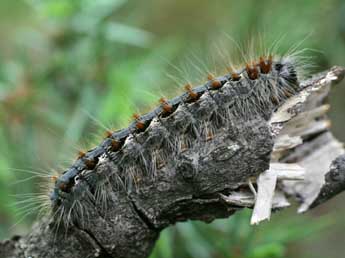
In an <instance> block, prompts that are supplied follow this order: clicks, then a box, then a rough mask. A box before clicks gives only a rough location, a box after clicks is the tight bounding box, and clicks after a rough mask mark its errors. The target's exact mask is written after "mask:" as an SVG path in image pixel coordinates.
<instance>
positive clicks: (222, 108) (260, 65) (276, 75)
mask: <svg viewBox="0 0 345 258" xmlns="http://www.w3.org/2000/svg"><path fill="white" fill-rule="evenodd" d="M299 68H300V67H299V64H298V62H297V61H296V59H295V58H294V57H293V56H283V57H273V56H272V55H269V56H263V57H260V58H259V60H258V61H257V62H252V63H248V64H247V65H246V66H245V67H244V68H242V69H240V70H237V71H235V70H230V71H229V73H228V74H227V75H224V76H220V77H214V76H213V75H211V74H209V75H208V76H207V82H206V83H205V84H203V85H200V86H197V87H194V88H193V87H192V86H191V85H190V84H187V85H186V86H185V93H183V94H182V95H181V96H178V97H175V98H173V99H170V100H167V99H164V98H162V99H160V105H159V106H158V107H156V108H155V109H154V110H152V111H151V112H149V113H147V114H144V115H141V116H139V115H135V116H134V121H133V122H132V123H131V124H130V125H129V127H128V128H125V129H122V130H119V131H116V132H107V136H106V138H105V139H104V140H103V142H101V144H100V145H98V146H97V147H95V148H94V149H92V150H89V151H87V152H86V153H83V154H82V155H79V157H78V159H77V160H76V161H75V163H74V164H73V165H72V166H71V167H70V168H69V169H67V170H66V171H65V172H64V173H63V174H62V175H61V176H59V177H58V178H57V179H56V181H55V185H54V188H53V190H52V192H51V193H50V200H51V203H52V208H53V211H56V212H57V211H62V212H64V213H66V214H68V215H70V213H71V210H72V209H73V205H74V204H75V198H76V196H78V194H80V192H82V191H84V190H83V189H84V188H85V187H84V186H85V184H86V185H88V183H89V180H92V177H90V174H92V170H93V169H94V168H95V167H96V166H97V165H98V164H99V161H100V160H101V158H103V157H105V158H108V159H110V160H112V161H113V162H114V164H115V165H116V166H117V167H118V175H116V176H117V177H118V178H119V182H120V183H119V185H121V187H124V188H125V189H126V190H127V191H131V190H133V189H135V185H137V184H139V183H140V180H141V179H142V178H143V177H145V176H154V175H155V174H156V173H157V171H159V170H160V169H161V168H162V167H164V166H166V165H167V163H169V162H173V159H174V156H177V155H180V154H181V153H183V152H185V151H186V150H188V149H189V148H190V147H191V146H192V145H194V146H195V145H197V144H203V143H205V142H207V141H209V140H212V138H213V135H214V134H216V133H217V130H220V129H221V128H222V127H224V125H225V124H226V127H227V128H230V129H231V128H233V127H232V126H231V123H240V122H241V121H242V122H243V121H246V120H250V119H251V118H255V117H261V118H262V119H264V120H265V121H267V120H268V119H269V117H270V115H271V113H272V112H273V111H274V110H275V109H276V108H277V107H278V106H279V105H280V103H282V101H284V100H286V99H287V98H289V97H290V96H292V95H294V94H296V93H297V92H298V91H300V90H301V89H300V86H299V73H298V69H299ZM205 98H207V99H208V100H211V101H203V99H205ZM210 103H211V104H210ZM185 110H188V112H185ZM195 117H197V119H196V118H195ZM157 123H158V124H160V125H161V126H160V127H159V130H156V129H155V130H154V129H152V128H153V127H154V126H153V125H154V124H157ZM155 128H158V127H155ZM234 130H235V129H234ZM219 155H220V156H221V155H222V154H219ZM93 178H95V177H93ZM91 185H92V184H91Z"/></svg>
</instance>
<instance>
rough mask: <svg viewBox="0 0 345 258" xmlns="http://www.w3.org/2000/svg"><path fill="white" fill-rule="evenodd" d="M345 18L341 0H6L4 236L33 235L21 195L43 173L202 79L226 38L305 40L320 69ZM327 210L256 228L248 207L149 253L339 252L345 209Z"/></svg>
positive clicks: (0, 62)
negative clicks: (188, 82) (202, 72)
mask: <svg viewBox="0 0 345 258" xmlns="http://www.w3.org/2000/svg"><path fill="white" fill-rule="evenodd" d="M344 20H345V2H344V1H341V0H339V1H336V0H319V1H317V0H305V1H299V0H291V1H274V0H261V1H257V0H248V1H236V0H219V1H197V0H185V1H182V0H181V1H162V0H160V1H159V0H146V1H129V0H97V1H94V0H73V1H71V0H45V1H43V0H27V1H24V0H16V1H11V0H1V2H0V32H1V40H0V132H1V133H0V221H1V224H0V238H5V237H8V236H10V235H12V234H14V233H23V232H27V231H29V229H30V225H31V223H32V220H33V219H35V215H36V212H35V211H36V210H37V209H35V207H36V205H37V204H33V203H31V202H29V203H26V202H22V201H25V200H29V199H30V198H33V199H35V198H36V196H35V195H31V194H29V193H39V192H42V190H41V188H42V187H43V188H44V186H45V185H46V182H45V179H44V178H42V175H48V174H49V172H51V171H53V170H57V171H63V169H64V168H66V167H68V165H69V164H71V160H72V159H73V157H75V153H76V150H77V149H87V148H88V146H90V144H91V145H92V144H97V142H99V139H100V138H101V134H102V131H104V130H105V127H108V128H119V127H121V126H126V124H127V122H128V121H129V119H130V116H131V114H132V113H133V112H139V113H140V112H144V111H145V110H147V107H148V106H150V105H152V104H153V103H155V102H156V101H157V99H158V98H159V97H160V96H161V95H162V94H163V93H164V95H165V96H167V97H169V96H172V95H173V94H174V93H176V92H177V91H178V90H177V89H178V87H179V86H181V84H180V83H182V82H183V81H184V80H186V79H189V80H192V81H194V82H197V81H198V80H202V78H203V77H200V76H201V75H198V74H197V70H198V69H196V68H194V66H198V67H199V68H201V69H202V70H205V69H211V70H212V69H213V66H212V64H213V60H214V59H217V58H216V56H217V55H216V52H218V50H219V48H222V47H224V45H223V44H218V46H219V47H218V48H217V47H214V43H215V42H222V41H226V40H225V39H226V38H227V37H226V36H225V34H227V35H230V36H231V37H233V38H234V39H235V40H237V41H239V42H246V41H249V40H250V38H251V37H252V36H253V35H254V34H255V35H256V36H257V35H258V34H262V35H264V41H267V42H270V44H271V43H272V42H273V41H274V40H275V39H277V38H282V40H281V42H280V48H281V49H282V50H286V49H288V48H289V47H290V46H291V45H293V44H295V43H296V42H301V41H303V40H304V41H303V42H302V45H303V47H307V48H311V49H314V50H316V51H309V52H307V53H305V54H307V55H310V56H312V61H311V62H312V63H313V64H314V65H315V68H314V70H315V71H317V70H321V69H324V68H327V67H329V66H331V65H334V64H338V65H344V64H345V22H344ZM308 35H309V36H308ZM229 41H231V40H229V39H228V42H229ZM223 43H224V42H223ZM191 57H192V58H191ZM191 59H192V61H191ZM200 60H202V61H200ZM216 61H219V60H216ZM221 61H224V62H226V61H227V60H226V57H223V60H221ZM205 62H206V64H207V65H208V68H205V67H204V65H203V64H204V63H205ZM202 76H205V75H202ZM153 93H154V94H153ZM343 96H345V89H344V88H343V89H341V88H340V87H339V88H338V90H337V91H336V93H335V94H334V96H332V98H331V101H332V107H333V111H332V114H331V115H332V118H333V121H334V132H335V133H336V135H337V136H338V137H339V138H340V139H343V140H344V139H345V133H344V132H343V130H342V128H344V126H345V119H344V117H343V112H342V111H344V110H345V102H344V101H343ZM95 134H96V135H98V136H94V135H95ZM37 173H39V174H40V175H41V176H38V177H36V176H37ZM17 195H19V196H17ZM339 200H340V199H339ZM335 206H336V207H337V208H336V210H337V213H335V212H332V207H335ZM323 207H325V206H323ZM327 208H328V215H327V217H326V216H324V215H323V216H321V214H322V213H323V212H322V207H321V208H319V209H317V210H316V211H314V212H313V214H315V216H312V215H311V214H306V215H304V216H295V215H294V212H291V211H290V212H289V211H285V212H282V213H280V214H279V215H275V216H273V219H272V221H271V222H270V223H268V224H264V225H260V226H259V227H251V226H249V216H250V212H249V211H244V212H241V213H239V214H237V215H235V216H234V217H232V218H231V219H227V220H218V221H215V222H214V223H212V224H210V225H206V224H203V223H199V222H190V223H183V224H179V225H177V227H174V228H170V229H167V230H165V231H164V232H163V234H162V235H161V238H160V240H159V243H158V245H157V246H156V248H155V250H154V253H153V254H152V258H172V257H181V258H184V257H186V258H194V257H195V258H196V257H198V258H211V257H214V258H218V257H224V258H225V257H236V258H244V257H246V258H247V257H248V258H249V257H250V258H263V257H277V258H278V257H296V256H299V257H325V256H327V257H343V253H344V246H343V245H342V242H341V239H344V233H343V232H344V231H342V230H343V229H344V228H345V221H344V219H343V218H344V217H345V216H344V213H345V211H344V205H343V202H341V201H338V202H336V201H334V202H331V203H330V204H328V206H327ZM325 209H326V208H325ZM28 211H33V213H32V214H29V215H28V216H25V217H23V215H24V214H26V213H27V212H28ZM11 225H12V227H11ZM13 225H14V226H13ZM310 237H313V238H312V241H310V240H307V239H309V238H310ZM339 239H340V240H339ZM333 240H334V241H333ZM319 243H322V244H319ZM331 249H332V250H334V251H332V250H331ZM313 250H314V251H313ZM339 250H340V251H339Z"/></svg>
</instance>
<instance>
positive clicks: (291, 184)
mask: <svg viewBox="0 0 345 258" xmlns="http://www.w3.org/2000/svg"><path fill="white" fill-rule="evenodd" d="M344 74H345V68H342V67H333V68H332V69H330V70H328V71H325V72H323V73H320V74H316V75H314V76H313V77H312V78H311V79H309V80H306V81H303V82H301V86H302V88H303V90H302V91H300V92H299V93H298V94H297V95H296V96H291V98H289V99H288V100H287V101H286V102H285V103H283V104H282V105H281V106H279V108H278V109H277V110H275V111H274V113H273V114H272V115H271V117H270V119H269V120H266V119H264V118H263V117H261V116H256V115H253V116H251V117H249V118H248V119H247V121H243V119H242V120H241V119H240V118H236V117H234V119H233V120H232V121H231V123H230V124H225V125H222V127H221V128H218V130H217V132H215V133H214V135H213V137H212V140H210V141H203V142H202V144H196V145H192V146H191V147H190V148H188V150H186V151H184V152H181V154H180V155H178V156H177V157H174V158H172V157H169V156H168V157H165V158H166V159H167V160H168V163H167V164H166V165H165V166H163V167H162V168H160V169H158V170H157V171H158V172H159V173H157V174H155V175H148V174H145V173H140V174H135V175H134V176H133V178H132V180H131V181H129V182H124V180H123V177H122V175H121V172H120V171H118V168H117V166H116V159H117V158H118V157H115V156H114V157H113V156H111V155H110V156H109V157H104V158H103V159H102V160H101V161H100V162H99V164H98V165H97V167H96V168H95V169H94V170H93V171H89V172H88V173H87V177H88V180H87V181H82V182H81V183H80V184H81V185H80V189H84V190H83V191H82V192H81V193H80V195H78V205H81V207H82V208H80V209H79V210H78V212H75V213H72V214H71V216H70V218H68V217H67V218H66V217H63V218H62V219H63V220H64V221H62V222H61V223H60V224H58V225H57V223H56V220H57V219H58V218H57V217H56V216H55V217H52V216H49V215H47V216H45V217H43V218H42V219H40V220H39V221H37V222H36V223H35V224H34V226H33V229H32V231H31V232H30V233H29V234H27V235H26V236H15V237H13V238H12V239H10V240H6V241H4V242H2V243H0V257H1V258H13V257H20V258H28V257H32V258H38V257H46V258H50V257H51V258H53V257H59V258H67V257H76V258H77V257H81V258H85V257H109V258H110V257H112V258H114V257H116V258H138V257H148V256H149V254H150V252H151V251H152V249H153V246H154V244H155V242H156V240H157V239H158V237H159V233H160V231H161V230H163V229H164V228H166V227H168V226H169V225H172V224H174V223H176V222H179V221H186V220H202V221H205V222H211V221H213V220H214V219H217V218H226V217H229V216H231V215H232V214H233V213H235V212H236V211H237V210H239V209H242V208H243V207H254V213H256V215H258V216H261V215H262V214H258V213H260V210H263V209H267V207H262V208H261V206H260V205H266V204H267V203H268V202H265V200H266V199H262V198H270V197H267V196H266V197H262V195H261V194H260V187H262V185H261V183H260V182H261V181H262V180H259V179H258V178H260V175H261V179H262V178H263V176H262V175H263V172H265V171H276V170H274V169H273V167H274V166H273V165H274V164H276V163H279V164H281V166H280V167H282V171H283V173H282V174H283V175H282V176H277V175H275V174H274V173H273V175H275V176H271V175H269V174H265V175H266V177H267V176H268V177H269V178H270V179H272V178H273V180H276V181H277V182H276V183H274V187H273V191H274V194H275V196H276V197H277V196H278V194H279V198H278V199H273V200H271V201H272V205H271V204H270V205H271V206H270V207H268V208H269V209H270V210H271V209H273V210H275V209H276V208H281V207H285V206H286V204H288V200H287V199H288V198H294V197H295V198H297V200H298V201H299V202H300V203H301V206H300V209H299V211H302V212H304V211H307V210H309V209H310V208H313V207H315V206H317V205H320V204H322V203H323V202H325V201H327V200H328V199H330V198H332V197H333V196H334V195H336V194H338V193H339V192H341V191H343V190H344V189H345V155H344V154H343V153H344V150H343V147H342V145H341V144H340V143H339V142H338V141H337V140H336V139H335V138H334V137H333V136H332V134H331V133H330V131H329V122H328V120H327V116H326V111H327V106H326V105H325V97H326V96H327V94H328V91H329V88H330V85H331V84H334V83H336V82H338V81H340V80H342V78H343V77H344ZM213 102H214V99H213V98H212V97H206V98H204V99H203V100H202V101H201V102H200V103H199V104H198V106H197V107H195V112H200V116H202V115H203V112H201V111H202V110H203V109H202V108H203V107H205V110H206V111H207V109H208V108H210V106H212V103H213ZM190 108H193V107H190ZM179 114H181V120H180V121H179V123H177V122H176V121H178V119H179ZM186 114H188V112H187V111H186V110H183V108H181V109H179V110H177V112H176V114H175V116H174V121H171V124H170V125H171V126H172V127H174V126H184V124H185V123H186V121H185V120H183V119H185V117H186ZM187 119H188V118H187ZM166 123H168V124H169V123H170V122H169V118H167V120H166ZM160 130H163V129H162V127H161V126H160V125H159V123H157V126H156V127H155V124H153V126H152V129H151V130H150V131H149V133H147V134H145V133H144V134H143V135H141V136H138V138H137V139H132V140H130V141H129V142H128V146H132V147H133V148H134V149H135V147H136V142H138V141H139V142H145V144H146V145H145V146H148V147H147V148H150V146H151V145H152V146H153V147H154V145H155V143H156V142H157V141H159V138H160V133H161V131H160ZM181 142H182V143H181ZM181 142H180V143H181V144H182V145H183V144H188V140H186V142H184V140H181ZM149 143H150V144H151V145H149ZM131 144H132V145H131ZM181 148H182V147H181ZM122 158H123V157H122ZM170 159H173V162H170ZM163 160H164V159H163ZM128 162H132V161H128ZM288 164H289V165H288ZM291 164H298V165H299V166H300V167H302V168H303V169H304V170H305V172H303V173H302V174H301V175H302V176H295V175H294V174H293V173H292V174H289V173H288V172H286V169H288V168H291ZM276 167H277V166H275V168H276ZM285 168H286V169H285ZM284 169H285V170H284ZM285 172H286V173H285ZM284 173H285V174H284ZM257 179H258V180H257ZM248 180H252V181H253V183H254V184H255V182H256V180H257V185H258V187H259V191H258V196H257V198H254V197H253V196H251V190H250V187H249V186H248ZM121 184H123V185H125V187H121ZM95 189H97V190H99V191H98V192H97V193H99V195H98V197H99V198H98V197H96V195H97V193H96V191H95ZM261 189H262V188H261ZM272 198H273V197H272ZM260 203H264V204H260ZM265 203H266V204H265ZM78 205H77V206H78ZM66 219H69V221H68V223H67V222H66V221H65V220H66ZM257 222H259V221H256V222H255V223H257Z"/></svg>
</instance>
